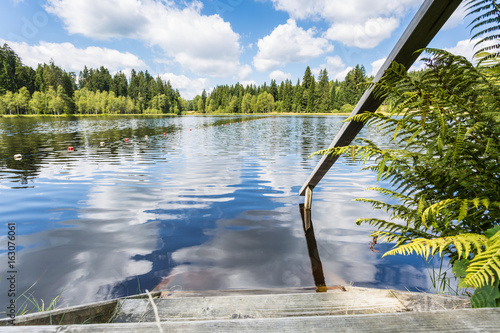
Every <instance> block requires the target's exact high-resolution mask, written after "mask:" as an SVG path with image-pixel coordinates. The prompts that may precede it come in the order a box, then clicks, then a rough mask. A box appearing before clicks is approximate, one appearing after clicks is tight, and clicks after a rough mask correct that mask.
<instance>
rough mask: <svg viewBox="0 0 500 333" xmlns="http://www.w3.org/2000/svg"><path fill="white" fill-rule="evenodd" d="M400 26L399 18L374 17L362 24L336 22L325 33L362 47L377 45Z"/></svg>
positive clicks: (346, 43) (334, 38)
mask: <svg viewBox="0 0 500 333" xmlns="http://www.w3.org/2000/svg"><path fill="white" fill-rule="evenodd" d="M398 26H399V19H397V18H392V17H391V18H383V17H378V18H373V19H369V20H367V21H366V22H364V23H362V24H356V23H335V24H333V25H332V26H331V27H330V28H329V29H328V31H327V32H326V33H325V37H326V38H328V39H331V40H336V41H339V42H342V43H344V44H345V45H347V46H355V47H359V48H362V49H370V48H374V47H376V46H377V45H378V44H380V42H381V41H383V40H384V39H386V38H389V37H390V36H391V33H392V32H393V31H394V30H395V29H396V28H397V27H398Z"/></svg>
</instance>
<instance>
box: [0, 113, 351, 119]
mask: <svg viewBox="0 0 500 333" xmlns="http://www.w3.org/2000/svg"><path fill="white" fill-rule="evenodd" d="M252 115H258V116H265V115H269V116H349V113H327V112H322V113H306V112H301V113H294V112H269V113H200V112H195V111H188V112H187V113H186V114H183V115H177V114H175V113H162V114H155V113H124V114H114V113H113V114H59V115H57V114H12V115H10V114H1V115H0V118H1V117H5V118H17V117H19V118H37V117H39V118H72V117H75V118H92V117H121V116H131V117H136V116H139V117H141V116H158V117H163V116H168V117H172V116H252Z"/></svg>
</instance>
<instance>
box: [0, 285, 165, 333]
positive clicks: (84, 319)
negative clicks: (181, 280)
mask: <svg viewBox="0 0 500 333" xmlns="http://www.w3.org/2000/svg"><path fill="white" fill-rule="evenodd" d="M160 295H161V293H160V292H153V293H152V296H153V297H158V296H160ZM147 297H148V296H147V294H139V295H133V296H127V297H123V298H119V299H112V300H108V301H102V302H96V303H91V304H83V305H77V306H71V307H66V308H62V309H57V310H52V311H45V312H36V313H32V314H27V315H24V316H18V317H16V319H15V324H16V325H19V326H24V325H70V324H91V323H107V322H109V321H111V320H112V319H113V316H114V315H115V314H116V311H117V308H116V307H117V305H118V301H119V300H124V299H137V298H138V299H140V298H147ZM6 325H9V318H7V319H1V320H0V326H6ZM2 329H3V328H0V331H1V330H2Z"/></svg>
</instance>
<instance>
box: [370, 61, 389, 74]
mask: <svg viewBox="0 0 500 333" xmlns="http://www.w3.org/2000/svg"><path fill="white" fill-rule="evenodd" d="M386 59H387V58H381V59H378V60H375V61H374V62H372V63H371V65H372V72H371V73H370V75H371V76H375V75H377V73H378V71H379V70H380V68H381V67H382V65H383V64H384V62H385V61H386Z"/></svg>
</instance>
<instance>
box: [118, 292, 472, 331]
mask: <svg viewBox="0 0 500 333" xmlns="http://www.w3.org/2000/svg"><path fill="white" fill-rule="evenodd" d="M154 302H155V307H156V308H157V312H158V319H159V320H160V321H181V320H183V321H186V320H229V319H262V318H281V317H304V316H330V315H351V314H372V313H394V312H407V311H428V310H444V309H455V308H464V307H469V306H470V304H469V302H468V299H467V298H458V297H451V296H442V295H433V294H425V293H409V292H400V291H395V290H384V289H369V288H349V289H348V290H347V291H341V290H336V291H333V292H324V293H300V294H265V295H235V296H228V295H224V296H211V297H201V296H198V297H169V298H161V299H156V300H154ZM118 307H119V309H118V312H117V317H116V319H115V320H114V322H115V323H126V322H136V323H139V322H154V321H156V320H157V319H156V315H155V311H154V307H153V306H152V304H151V302H150V301H148V300H147V299H125V300H120V301H119V305H118Z"/></svg>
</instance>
